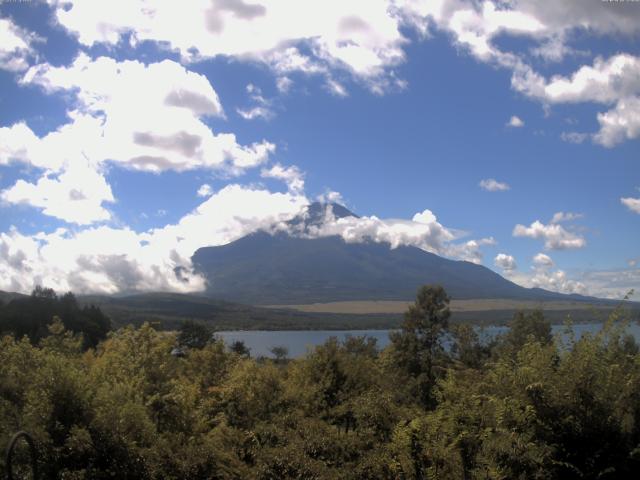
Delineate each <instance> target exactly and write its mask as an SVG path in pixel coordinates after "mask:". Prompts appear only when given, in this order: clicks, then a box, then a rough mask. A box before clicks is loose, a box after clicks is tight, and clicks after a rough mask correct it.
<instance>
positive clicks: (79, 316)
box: [0, 286, 111, 348]
mask: <svg viewBox="0 0 640 480" xmlns="http://www.w3.org/2000/svg"><path fill="white" fill-rule="evenodd" d="M54 317H58V318H59V319H61V321H62V324H63V325H64V328H65V329H67V330H69V331H71V332H73V333H79V334H82V336H83V346H84V347H85V348H86V347H95V346H96V345H97V344H98V342H100V341H102V340H104V339H105V338H106V337H107V332H108V331H109V330H110V329H111V321H110V320H109V318H108V317H107V316H106V315H104V314H103V313H102V311H101V310H100V308H98V307H96V306H93V305H91V306H84V307H81V306H80V305H78V301H77V300H76V297H75V295H74V294H73V293H71V292H69V293H66V294H64V295H62V296H61V297H58V295H56V293H55V292H54V291H53V290H52V289H50V288H42V287H40V286H38V287H36V288H35V289H34V290H33V292H32V293H31V295H30V296H22V297H19V298H15V299H13V300H11V301H10V302H9V303H8V304H7V305H2V304H0V333H11V334H13V335H14V336H15V337H16V338H22V337H23V336H25V335H26V336H27V337H29V339H30V340H31V342H32V343H37V342H39V341H40V340H41V339H43V338H44V337H46V336H48V335H49V332H48V330H47V325H48V324H50V323H51V321H52V319H53V318H54Z"/></svg>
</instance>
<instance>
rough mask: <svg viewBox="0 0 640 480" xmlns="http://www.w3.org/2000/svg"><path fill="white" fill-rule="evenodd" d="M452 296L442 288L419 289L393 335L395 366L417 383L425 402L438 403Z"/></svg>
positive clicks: (426, 286) (430, 404)
mask: <svg viewBox="0 0 640 480" xmlns="http://www.w3.org/2000/svg"><path fill="white" fill-rule="evenodd" d="M450 315H451V312H450V310H449V297H448V296H447V294H446V292H445V290H444V288H442V287H441V286H440V285H425V286H423V287H422V288H420V290H418V295H417V297H416V300H415V303H414V304H413V305H411V306H410V307H409V309H408V310H407V311H406V312H405V314H404V321H403V322H402V326H401V330H400V331H396V332H392V333H391V334H390V335H389V338H390V340H391V352H392V359H393V363H394V365H395V366H396V367H398V368H399V369H400V370H401V371H403V372H404V373H406V374H407V375H408V376H409V378H410V379H412V380H413V383H414V385H415V388H416V389H417V392H416V393H417V394H418V395H419V397H420V400H421V403H422V404H423V405H424V406H425V407H432V406H433V404H434V397H433V392H432V390H433V387H434V385H435V381H436V363H437V361H438V360H439V359H442V357H443V353H444V350H443V348H442V335H443V333H444V332H445V331H446V330H447V328H448V326H449V322H448V321H449V316H450Z"/></svg>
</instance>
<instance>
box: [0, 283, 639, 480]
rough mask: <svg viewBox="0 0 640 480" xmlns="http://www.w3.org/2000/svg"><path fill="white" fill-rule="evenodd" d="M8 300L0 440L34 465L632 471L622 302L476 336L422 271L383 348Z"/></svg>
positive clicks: (408, 472) (46, 299)
mask: <svg viewBox="0 0 640 480" xmlns="http://www.w3.org/2000/svg"><path fill="white" fill-rule="evenodd" d="M65 299H66V300H65ZM29 302H31V303H29ZM65 302H66V303H65ZM12 303H13V302H12ZM10 305H11V304H9V305H6V306H4V307H2V309H1V312H2V316H1V317H0V318H1V319H2V322H4V323H0V327H1V328H2V329H3V330H4V331H5V334H4V336H3V337H2V338H1V339H0V344H1V345H0V448H4V445H6V444H7V443H8V442H9V439H10V438H11V436H12V435H13V434H14V433H15V432H17V431H20V430H24V431H27V432H29V434H30V435H31V436H32V437H33V438H34V440H35V444H36V450H37V461H38V468H39V470H40V478H47V479H49V478H52V479H53V478H60V479H113V478H117V479H129V478H130V479H264V480H267V479H273V480H275V479H559V478H561V479H626V478H629V479H631V478H633V479H635V478H638V477H637V475H638V472H639V471H640V354H639V349H638V345H637V344H636V342H635V340H634V338H633V337H632V336H631V335H629V334H628V333H627V332H626V327H627V325H628V322H629V320H628V319H626V318H625V315H624V312H623V311H622V310H621V309H619V310H616V311H614V312H613V313H612V314H611V315H610V316H609V318H608V320H607V321H606V322H605V323H604V325H603V327H602V329H601V331H600V332H599V333H598V334H595V335H584V336H582V337H581V338H576V337H575V336H574V335H572V327H571V323H570V322H569V321H567V323H566V327H565V330H566V331H565V335H564V336H563V337H560V336H556V337H553V336H552V335H551V328H550V323H549V321H548V320H547V319H545V318H544V315H543V314H542V312H533V313H531V312H529V313H518V314H516V315H515V317H514V318H513V320H512V322H511V329H510V330H509V332H508V333H506V334H505V335H503V336H502V337H499V338H497V339H494V340H492V341H491V342H490V343H483V342H481V341H480V339H479V338H478V335H477V333H476V331H475V330H474V328H473V327H471V326H470V325H465V324H462V325H452V324H450V322H449V317H450V311H449V298H448V296H447V294H446V292H445V291H444V290H443V289H442V288H441V287H438V286H424V287H422V288H421V289H420V290H419V292H418V294H417V296H416V300H415V304H414V305H412V306H411V307H409V309H408V310H407V312H406V313H405V315H404V321H403V323H402V326H401V328H400V329H398V330H397V331H395V332H393V333H392V334H391V343H390V345H389V346H388V347H387V348H385V349H383V350H381V349H379V348H378V347H377V345H376V343H375V341H374V340H373V339H371V338H368V337H351V338H347V339H346V340H345V341H343V342H339V341H337V340H336V339H335V338H334V339H330V340H329V341H327V342H326V343H325V344H323V345H320V346H318V347H316V348H314V349H311V350H309V351H308V353H307V354H306V355H305V356H304V357H302V358H295V359H289V358H286V352H279V355H277V357H276V358H252V357H251V352H250V351H248V350H247V349H246V348H244V346H243V345H242V344H234V345H231V346H227V345H225V344H224V343H223V342H222V341H221V340H219V339H217V338H216V336H215V335H212V334H211V333H212V332H210V331H208V329H207V327H206V326H205V325H201V324H196V323H187V324H185V325H184V326H183V328H182V330H181V331H180V332H175V333H172V332H163V331H157V330H155V329H154V327H153V326H152V325H151V324H149V323H147V324H144V325H142V326H140V327H133V326H128V327H124V328H119V329H117V330H113V331H109V332H108V330H109V328H108V318H106V317H105V316H104V315H103V314H102V312H100V311H99V309H96V308H94V309H91V308H90V307H83V308H80V307H78V306H77V305H75V304H74V302H73V298H72V297H69V296H63V297H60V298H58V297H56V296H55V295H54V294H53V295H52V293H51V292H48V291H45V290H40V291H38V292H35V294H34V295H32V296H31V299H30V300H24V303H23V304H22V307H23V308H27V307H28V308H29V309H30V310H29V312H35V311H36V310H33V308H35V307H38V308H40V310H39V313H37V312H36V313H33V314H31V313H29V315H26V314H25V315H24V318H27V319H30V320H29V321H28V322H27V323H25V324H24V325H26V326H24V328H23V326H20V324H18V323H16V319H18V318H20V314H19V311H18V309H19V306H16V305H13V307H11V309H12V310H11V311H7V309H8V308H9V306H10ZM74 305H75V306H74ZM65 306H66V307H68V308H67V309H66V310H65V308H64V307H65ZM38 315H40V316H38ZM11 319H13V320H11ZM12 322H13V323H12ZM18 327H19V328H18ZM445 337H448V338H450V339H452V342H453V346H452V347H451V348H449V349H445V348H444V346H443V339H444V338H445ZM6 473H7V472H6V469H5V465H4V464H1V463H0V477H2V478H4V476H5V474H6Z"/></svg>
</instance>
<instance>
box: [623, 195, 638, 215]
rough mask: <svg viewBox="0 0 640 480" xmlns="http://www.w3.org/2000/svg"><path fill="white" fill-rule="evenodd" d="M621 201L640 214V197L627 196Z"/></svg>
mask: <svg viewBox="0 0 640 480" xmlns="http://www.w3.org/2000/svg"><path fill="white" fill-rule="evenodd" d="M620 203H622V204H623V205H624V206H625V207H627V208H628V209H629V210H631V211H632V212H634V213H638V214H640V198H633V197H626V198H621V199H620Z"/></svg>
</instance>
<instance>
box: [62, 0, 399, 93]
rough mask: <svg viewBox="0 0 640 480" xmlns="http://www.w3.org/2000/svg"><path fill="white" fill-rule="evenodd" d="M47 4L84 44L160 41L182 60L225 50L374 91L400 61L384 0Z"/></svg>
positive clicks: (395, 20) (394, 22)
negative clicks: (339, 77) (333, 74)
mask: <svg viewBox="0 0 640 480" xmlns="http://www.w3.org/2000/svg"><path fill="white" fill-rule="evenodd" d="M51 3H52V4H53V5H54V8H55V16H56V19H57V21H58V23H59V24H60V25H62V26H63V27H64V28H66V29H67V30H69V31H70V32H72V33H74V34H75V35H77V37H78V40H79V41H80V43H82V44H84V45H87V46H90V45H94V44H96V43H107V44H116V43H118V42H119V41H120V40H121V39H122V38H123V37H124V36H125V35H130V36H132V37H133V38H134V40H135V41H136V42H140V41H145V40H151V41H157V42H163V43H165V44H166V45H167V46H168V47H169V48H171V49H174V50H176V51H178V52H179V53H180V55H181V56H182V58H183V60H184V61H186V62H190V61H197V60H200V59H202V58H211V57H215V56H218V55H224V56H234V57H237V58H240V59H248V60H252V61H260V62H263V63H265V64H266V65H268V66H270V67H271V68H273V69H274V71H276V72H277V73H287V72H293V71H299V72H303V73H323V72H325V71H326V70H327V69H329V68H331V69H339V70H342V71H345V72H347V73H349V74H351V75H352V76H353V78H355V79H357V80H360V81H362V82H364V83H365V84H367V85H370V86H371V87H372V88H375V87H379V86H380V85H381V84H386V83H392V82H390V81H389V80H388V78H389V74H390V72H391V71H392V69H393V67H394V66H395V65H397V64H398V63H399V62H401V61H402V60H403V59H404V54H403V51H402V49H401V46H402V45H403V44H404V43H405V42H406V40H405V38H404V37H403V35H402V34H401V32H400V25H401V19H400V17H399V16H398V15H395V14H394V13H393V8H392V7H393V5H392V3H391V2H390V1H388V0H371V1H368V2H361V1H358V0H346V1H341V2H331V3H318V2H309V1H296V2H282V1H279V0H253V1H251V2H245V1H230V0H215V1H213V2H212V1H209V0H198V1H196V2H195V3H193V4H191V7H192V8H184V6H181V5H177V4H175V3H174V2H169V1H166V2H158V3H155V4H154V5H153V6H149V5H147V3H146V2H144V1H143V0H138V1H135V0H134V1H130V2H125V3H123V4H118V5H106V4H105V5H92V6H89V5H87V4H85V3H84V2H80V1H77V0H72V1H68V2H67V1H65V2H58V1H55V0H51ZM291 19H295V21H291ZM176 25H186V26H187V27H186V28H176ZM303 47H304V50H305V52H307V53H305V54H303V53H301V48H303Z"/></svg>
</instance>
